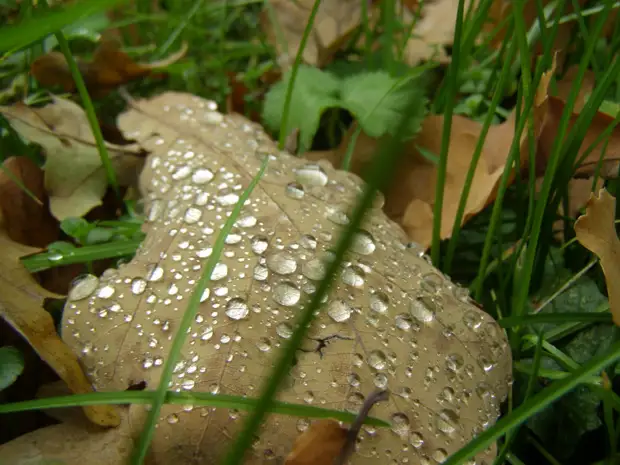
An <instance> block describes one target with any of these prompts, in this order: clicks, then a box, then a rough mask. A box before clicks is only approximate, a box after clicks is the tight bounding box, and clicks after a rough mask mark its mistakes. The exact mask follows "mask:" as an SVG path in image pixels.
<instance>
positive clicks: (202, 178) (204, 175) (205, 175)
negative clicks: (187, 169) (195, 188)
mask: <svg viewBox="0 0 620 465" xmlns="http://www.w3.org/2000/svg"><path fill="white" fill-rule="evenodd" d="M213 176H214V174H213V172H212V171H210V170H208V169H207V168H198V169H197V170H196V171H194V174H192V182H193V183H194V184H206V183H208V182H209V181H211V180H212V179H213Z"/></svg>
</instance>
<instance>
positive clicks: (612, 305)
mask: <svg viewBox="0 0 620 465" xmlns="http://www.w3.org/2000/svg"><path fill="white" fill-rule="evenodd" d="M615 219H616V199H615V197H613V196H611V195H610V194H609V192H607V190H606V189H601V190H599V192H598V195H596V194H592V195H591V196H590V200H589V201H588V203H587V206H586V212H585V214H584V215H582V216H580V217H579V218H577V221H576V222H575V235H576V236H577V240H578V241H579V242H580V243H581V245H583V246H584V247H585V248H587V249H588V250H590V251H591V252H593V253H594V254H596V255H597V256H598V257H599V259H600V261H601V268H602V269H603V273H605V281H606V282H607V292H608V293H609V309H610V311H611V315H612V317H613V320H614V323H615V324H616V325H617V326H620V290H619V288H618V287H617V286H618V282H620V240H619V239H618V235H617V233H616V223H615Z"/></svg>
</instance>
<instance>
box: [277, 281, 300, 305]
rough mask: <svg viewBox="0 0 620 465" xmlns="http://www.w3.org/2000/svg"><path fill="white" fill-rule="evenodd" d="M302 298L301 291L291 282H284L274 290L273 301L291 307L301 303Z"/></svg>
mask: <svg viewBox="0 0 620 465" xmlns="http://www.w3.org/2000/svg"><path fill="white" fill-rule="evenodd" d="M300 297H301V291H300V290H299V288H298V287H297V286H296V285H295V284H293V283H292V282H290V281H282V282H281V283H278V284H276V285H275V286H274V288H273V300H275V301H276V302H277V303H279V304H280V305H284V306H286V307H291V306H293V305H295V304H297V302H299V299H300Z"/></svg>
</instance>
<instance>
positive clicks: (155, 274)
mask: <svg viewBox="0 0 620 465" xmlns="http://www.w3.org/2000/svg"><path fill="white" fill-rule="evenodd" d="M163 276H164V269H163V268H162V267H161V266H158V265H153V266H151V268H150V269H149V271H148V273H147V275H146V279H147V281H161V279H162V278H163Z"/></svg>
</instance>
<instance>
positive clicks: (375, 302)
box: [370, 291, 390, 313]
mask: <svg viewBox="0 0 620 465" xmlns="http://www.w3.org/2000/svg"><path fill="white" fill-rule="evenodd" d="M389 303H390V299H389V298H388V296H387V295H386V294H384V293H383V292H381V291H378V292H375V293H374V294H372V295H371V296H370V309H371V310H372V311H373V312H377V313H386V312H387V311H388V306H389Z"/></svg>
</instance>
